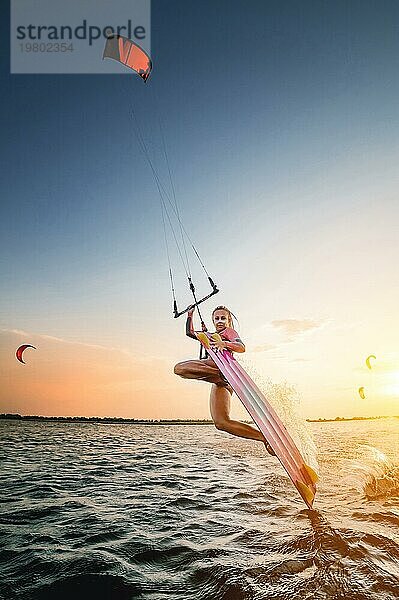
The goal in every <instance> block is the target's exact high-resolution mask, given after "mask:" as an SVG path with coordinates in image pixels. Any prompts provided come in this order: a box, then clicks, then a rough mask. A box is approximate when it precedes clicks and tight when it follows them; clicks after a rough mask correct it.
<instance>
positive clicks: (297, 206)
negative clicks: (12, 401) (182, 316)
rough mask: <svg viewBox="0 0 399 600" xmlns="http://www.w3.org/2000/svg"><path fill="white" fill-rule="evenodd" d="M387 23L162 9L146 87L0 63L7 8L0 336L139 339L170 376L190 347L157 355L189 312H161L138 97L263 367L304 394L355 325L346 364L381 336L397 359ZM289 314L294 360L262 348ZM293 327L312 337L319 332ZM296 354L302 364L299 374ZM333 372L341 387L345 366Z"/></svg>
mask: <svg viewBox="0 0 399 600" xmlns="http://www.w3.org/2000/svg"><path fill="white" fill-rule="evenodd" d="M398 22H399V6H398V5H397V3H395V2H382V3H381V2H379V3H377V2H370V1H367V2H326V3H321V2H309V1H308V2H301V3H298V2H283V3H281V2H255V1H252V2H243V1H242V2H238V1H224V0H219V1H218V2H208V1H204V2H194V1H191V0H189V1H184V2H183V1H180V2H174V1H169V0H168V1H167V2H165V1H163V2H160V1H159V2H156V1H155V2H153V3H152V27H151V40H152V48H151V53H152V58H153V62H154V70H153V74H152V76H151V78H150V80H149V82H148V84H147V85H143V84H142V82H141V81H140V80H138V78H136V77H134V76H130V75H127V76H123V77H122V76H111V75H108V76H97V75H90V76H85V75H76V76H71V75H69V76H62V75H58V76H46V75H31V76H29V75H10V74H9V57H8V50H7V48H8V43H9V32H8V23H7V19H3V21H2V24H1V28H2V29H1V33H2V35H1V38H2V46H3V47H2V53H1V90H2V94H1V97H0V102H1V110H0V114H1V132H2V136H1V157H0V159H1V164H2V167H3V170H2V171H3V176H2V178H1V182H0V186H1V198H2V202H1V214H0V255H1V262H0V267H1V281H2V293H1V298H0V318H1V327H2V328H3V330H4V331H13V330H22V331H24V332H26V333H27V334H29V335H31V336H35V335H37V336H40V335H48V336H54V337H56V338H57V339H60V340H67V341H68V342H76V343H79V344H85V343H87V344H98V345H104V346H105V347H107V346H112V347H119V346H120V347H121V348H124V349H127V350H129V351H132V352H133V351H134V350H137V347H140V348H141V349H142V351H143V352H145V353H146V355H147V356H148V357H153V356H157V357H161V358H160V360H163V361H164V367H163V368H164V378H165V381H168V375H167V374H166V373H167V368H168V364H169V363H173V361H174V360H176V359H182V358H184V355H187V353H189V354H190V352H194V351H195V350H193V349H192V347H191V346H190V345H188V344H189V342H188V341H186V340H184V339H183V340H182V343H181V347H180V348H179V349H176V346H175V343H176V342H174V344H173V350H171V348H170V346H171V343H170V339H171V336H172V337H173V339H174V340H177V334H179V335H180V329H181V328H182V327H183V323H180V322H179V323H178V324H176V322H175V321H173V319H171V318H170V315H171V309H170V306H171V300H170V291H169V287H168V286H169V283H168V273H167V262H166V257H165V250H164V241H163V233H162V224H161V218H160V208H159V198H158V193H157V190H156V187H155V183H154V180H153V177H152V175H151V172H150V170H149V167H148V165H147V163H146V161H145V159H144V157H143V155H142V153H141V151H140V148H139V147H138V143H137V138H136V137H135V135H134V131H133V128H132V121H131V118H130V116H129V110H130V108H131V107H134V110H135V112H136V114H137V115H138V117H139V118H140V120H141V123H142V130H143V133H144V135H145V137H146V140H147V142H148V144H149V147H150V151H151V153H152V156H153V157H154V162H155V164H156V165H157V168H158V170H159V172H160V173H161V176H162V177H163V180H164V181H165V182H166V183H167V170H166V167H165V162H164V159H163V155H162V148H161V136H160V132H159V125H158V115H159V116H160V118H161V121H162V124H163V130H164V136H165V140H166V143H167V147H168V155H169V160H170V163H171V167H172V170H173V177H174V184H175V187H176V191H177V196H178V200H179V203H180V205H181V208H182V214H183V218H184V222H185V224H186V227H187V229H188V230H189V232H190V234H191V235H192V238H193V239H194V240H195V241H196V243H197V245H198V247H199V249H200V251H201V253H202V255H203V257H204V259H205V261H206V263H207V266H209V268H210V270H211V272H212V275H214V277H215V279H216V281H217V282H218V283H219V285H220V286H221V288H222V292H223V294H221V296H220V299H221V301H223V302H225V303H226V304H228V305H229V306H232V308H233V309H235V312H236V313H239V316H240V322H241V325H242V327H243V329H244V330H243V331H242V335H243V337H244V338H245V337H247V338H248V339H249V341H250V342H251V344H252V347H254V348H255V347H260V346H262V344H263V345H268V344H269V345H270V346H273V347H275V348H277V347H278V348H279V350H278V351H277V350H276V351H274V350H273V349H271V350H270V351H269V352H265V353H261V355H262V356H261V358H260V354H259V352H257V353H255V354H256V357H254V360H255V361H258V364H257V367H258V368H260V369H261V370H262V372H267V373H269V374H270V375H271V376H272V377H273V376H276V377H282V376H284V374H285V376H286V377H288V378H289V379H291V378H292V380H293V382H294V383H298V385H299V386H301V384H303V386H304V393H305V396H306V394H308V395H309V397H312V398H313V397H316V396H318V395H319V393H318V391H317V390H320V389H321V388H320V386H321V380H320V379H319V378H318V376H317V377H316V376H315V377H314V386H313V387H312V386H311V387H310V388H309V387H307V386H309V380H312V376H313V374H314V370H312V365H313V369H315V367H316V365H315V363H314V362H312V361H313V360H315V358H316V357H313V355H312V354H311V350H310V349H311V348H317V349H318V350H317V353H316V354H317V356H318V357H319V356H320V353H321V354H323V353H326V362H328V363H329V362H330V359H331V357H329V356H328V350H326V349H327V348H329V347H334V348H335V345H336V344H338V342H337V339H338V338H339V339H340V343H341V344H342V343H343V344H344V345H345V346H347V345H348V340H351V343H353V339H354V336H353V334H351V333H350V331H351V330H352V329H353V328H355V330H356V331H358V332H359V333H358V334H356V335H355V337H356V339H357V340H358V344H359V346H356V348H355V347H352V346H350V348H351V352H352V356H353V352H359V353H360V352H361V351H362V350H361V347H362V344H366V343H369V344H370V346H372V345H373V344H377V340H378V344H380V347H381V349H382V351H384V348H385V350H386V353H387V354H389V355H390V356H391V355H393V353H394V352H395V342H394V340H391V339H390V338H389V334H388V333H386V332H388V331H390V330H391V329H392V328H394V325H397V320H396V311H395V305H396V306H397V300H398V280H397V273H396V258H395V257H396V256H397V241H396V237H397V234H396V223H397V219H398V216H399V214H398V213H399V208H398V207H399V204H398V199H397V193H398V175H397V164H398V129H399V127H398V106H399V102H398V92H399V89H398V88H399V85H398V76H397V74H398V66H399V64H398V63H399V36H398ZM366 298H367V299H368V301H367V302H366V301H365V299H366ZM382 303H383V304H384V307H385V309H384V311H383V312H384V316H382V315H381V314H380V313H381V306H382ZM211 308H212V307H211V306H210V307H209V310H210V309H211ZM290 319H291V320H292V319H294V320H296V321H297V322H298V323H299V324H300V323H301V322H305V325H304V327H305V329H304V331H301V332H300V333H299V334H296V335H298V336H299V337H297V338H296V341H297V342H298V343H299V346H297V350H296V355H293V356H291V354H290V352H291V350H289V351H286V350H287V348H288V349H292V348H293V347H294V346H293V345H292V343H291V342H290V343H289V344H288V346H287V345H285V346H284V343H285V342H281V340H280V341H276V340H274V337H275V335H276V333H278V334H280V333H281V330H279V328H278V326H274V325H273V322H275V321H284V320H286V321H287V322H289V320H290ZM384 319H385V320H384ZM306 320H308V321H309V320H310V321H312V320H313V322H314V323H315V324H316V325H317V326H315V327H314V328H313V329H314V333H313V335H317V333H316V332H318V335H324V336H325V339H323V340H322V341H321V340H320V339H319V340H317V339H313V340H312V339H311V338H310V337H309V336H310V335H311V332H310V333H309V330H308V329H307V327H306ZM356 323H357V324H356ZM365 323H366V324H367V332H368V333H367V335H365V334H364V327H365V325H364V324H365ZM288 327H289V325H288ZM329 327H330V329H329ZM357 327H358V329H356V328H357ZM342 328H344V330H345V331H346V334H345V335H346V336H347V337H345V336H344V341H343V342H342V340H341V338H340V335H341V334H337V330H339V331H341V330H342ZM345 328H347V329H345ZM351 328H352V329H351ZM294 329H295V328H294ZM310 329H312V328H310ZM322 331H324V332H326V331H327V333H324V334H323V333H322ZM381 332H384V333H381ZM304 336H308V337H307V338H306V340H307V341H306V343H307V344H308V346H306V345H305V346H306V347H305V348H302V347H301V346H300V342H301V340H304V339H305V337H304ZM384 336H385V337H384ZM386 336H388V338H387V337H386ZM263 338H265V339H263ZM269 338H270V339H269ZM364 338H365V339H364ZM384 340H386V342H387V343H386V344H384ZM280 343H283V346H281V345H280ZM290 344H291V345H290ZM154 347H156V349H157V351H156V352H154ZM337 347H338V345H337ZM372 351H373V348H370V349H369V347H367V350H365V352H366V355H367V354H369V353H370V352H372ZM307 352H308V355H307V354H306V353H307ZM334 352H336V351H335V350H334ZM273 353H274V354H273ZM295 357H296V358H295ZM304 357H305V358H304ZM296 359H297V360H298V361H301V360H305V359H306V360H307V361H310V364H309V371H308V372H307V374H306V381H304V380H302V379H301V378H302V375H301V373H300V372H299V371H295V369H293V367H292V364H293V363H292V361H295V360H296ZM357 360H358V358H357V356H356V358H354V363H353V364H354V365H355V364H356V361H357ZM359 360H360V358H359ZM390 360H391V359H390ZM260 361H261V362H260ZM351 368H352V366H351ZM353 368H354V369H356V367H355V366H353ZM316 370H317V373H319V372H320V369H319V365H318V366H317V369H316ZM328 377H329V378H330V377H331V375H330V374H329V375H328ZM345 377H346V378H345V384H342V386H341V387H345V386H346V388H348V389H349V388H350V386H351V385H352V384H351V383H350V382H351V381H352V380H353V379H354V377H353V372H352V371H351V370H350V369H349V371H348V373H347V374H346V375H345ZM351 377H352V379H351ZM167 385H169V383H168V384H167ZM170 385H172V383H170ZM179 385H180V383H179ZM172 387H173V386H172ZM353 387H354V389H355V388H356V382H355V381H354V383H353ZM173 389H174V388H173ZM182 390H183V388H182V387H179V388H178V394H182V393H183V391H182ZM398 391H399V390H398ZM175 393H177V392H175V391H173V390H172V392H171V394H175ZM323 393H324V392H323ZM350 393H351V392H350ZM195 394H197V395H198V397H199V392H198V391H197V388H195V393H194V395H195ZM339 394H341V392H340V386H339V385H338V384H337V386H336V388H334V387H333V388H332V390H325V395H324V398H325V410H327V409H328V404H329V403H330V402H331V398H332V397H334V398H336V397H337V395H339ZM154 395H156V393H155V391H154ZM342 397H343V396H342ZM348 397H349V392H348ZM50 400H51V399H50V398H49V402H50ZM337 402H338V407H340V406H341V405H340V404H339V402H341V400H340V401H337ZM392 402H394V401H393V400H392ZM345 403H347V401H345V400H342V407H343V406H344V405H345ZM305 404H306V398H305ZM311 404H312V403H311V401H310V400H309V410H310V406H311ZM179 406H180V405H179ZM357 408H358V407H357V406H355V404H354V405H353V406H351V408H350V409H351V410H352V411H356V410H357ZM363 408H364V407H360V409H359V410H360V411H362V410H363ZM377 408H378V407H377V406H374V405H373V407H372V408H371V407H370V410H371V411H374V410H377ZM159 410H161V409H159ZM159 410H158V413H159ZM183 410H184V409H183V408H182V407H181V406H180V408H178V409H177V408H176V407H175V408H174V411H175V412H174V414H177V413H179V414H180V413H181V412H182V411H183ZM196 410H197V409H194V408H193V412H192V414H196ZM201 410H202V409H201ZM323 410H324V409H323ZM387 410H391V411H394V410H395V405H394V404H392V403H391V404H389V408H388V409H387ZM179 411H180V412H179ZM158 413H157V414H158ZM161 413H162V410H161V412H160V413H159V414H161ZM162 415H163V416H168V415H167V414H166V413H162V414H161V416H162ZM188 416H190V415H188Z"/></svg>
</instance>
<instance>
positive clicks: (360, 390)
mask: <svg viewBox="0 0 399 600" xmlns="http://www.w3.org/2000/svg"><path fill="white" fill-rule="evenodd" d="M359 396H360V397H361V398H362V400H364V399H365V397H366V394H365V393H364V387H360V388H359Z"/></svg>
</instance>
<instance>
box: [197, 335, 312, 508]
mask: <svg viewBox="0 0 399 600" xmlns="http://www.w3.org/2000/svg"><path fill="white" fill-rule="evenodd" d="M196 336H197V338H198V340H199V341H200V343H201V344H202V345H203V346H204V347H205V348H206V351H207V352H208V354H209V356H210V357H211V358H212V359H213V360H214V362H215V364H216V365H217V367H218V368H219V370H220V371H221V373H222V374H223V376H224V377H225V378H226V379H227V381H228V382H229V384H230V385H231V387H232V388H233V390H234V391H235V393H236V394H237V396H238V398H239V399H240V400H241V402H242V404H243V405H244V407H245V408H246V410H247V411H248V413H249V415H250V416H251V418H252V420H253V421H254V423H255V425H256V426H257V427H258V429H259V430H260V431H261V432H262V434H263V435H264V437H265V438H266V440H267V442H268V443H269V444H270V446H271V447H272V449H273V450H274V452H275V454H276V457H277V458H278V460H279V461H280V463H281V465H282V467H283V468H284V470H285V471H286V473H287V475H288V477H289V478H290V479H291V481H292V483H293V484H294V486H295V487H296V489H297V490H298V492H299V494H300V496H301V498H302V499H303V501H304V502H305V504H306V506H307V507H308V508H312V506H313V502H314V498H315V495H316V482H317V480H318V476H317V474H316V472H315V471H314V470H313V469H312V467H310V466H309V465H307V464H306V463H305V461H304V459H303V457H302V455H301V453H300V451H299V449H298V447H297V446H296V444H295V442H294V440H293V439H292V437H291V435H290V434H289V432H288V431H287V429H286V427H285V425H284V424H283V422H282V421H281V419H280V417H279V416H278V415H277V413H276V411H275V410H274V408H273V407H272V406H271V404H270V403H269V402H268V401H267V399H266V398H265V396H264V394H263V393H262V392H261V390H260V389H259V388H258V386H257V385H256V384H255V382H254V381H253V380H252V379H251V377H250V376H249V375H248V373H247V372H246V371H245V369H244V368H243V367H242V366H241V365H240V363H239V362H238V361H237V360H236V359H235V358H234V356H233V355H232V354H231V352H228V351H227V350H217V351H215V350H213V349H212V348H211V345H210V341H211V340H212V339H214V340H218V339H219V340H220V339H221V338H220V336H219V334H209V333H207V332H198V333H196Z"/></svg>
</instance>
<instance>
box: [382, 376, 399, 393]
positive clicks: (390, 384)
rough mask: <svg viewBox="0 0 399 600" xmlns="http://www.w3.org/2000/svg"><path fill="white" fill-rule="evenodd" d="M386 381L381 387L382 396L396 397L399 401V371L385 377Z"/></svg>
mask: <svg viewBox="0 0 399 600" xmlns="http://www.w3.org/2000/svg"><path fill="white" fill-rule="evenodd" d="M386 379H387V381H386V383H385V384H384V386H383V389H382V391H383V394H384V395H386V396H397V397H398V399H399V371H395V372H394V373H390V374H389V375H387V377H386Z"/></svg>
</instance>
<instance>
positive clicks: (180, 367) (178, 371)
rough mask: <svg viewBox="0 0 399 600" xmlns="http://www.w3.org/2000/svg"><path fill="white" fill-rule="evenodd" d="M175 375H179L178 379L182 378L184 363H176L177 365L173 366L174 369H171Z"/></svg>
mask: <svg viewBox="0 0 399 600" xmlns="http://www.w3.org/2000/svg"><path fill="white" fill-rule="evenodd" d="M173 371H174V373H175V375H179V376H180V377H183V376H184V371H185V369H184V363H177V365H175V368H174V369H173Z"/></svg>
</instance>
